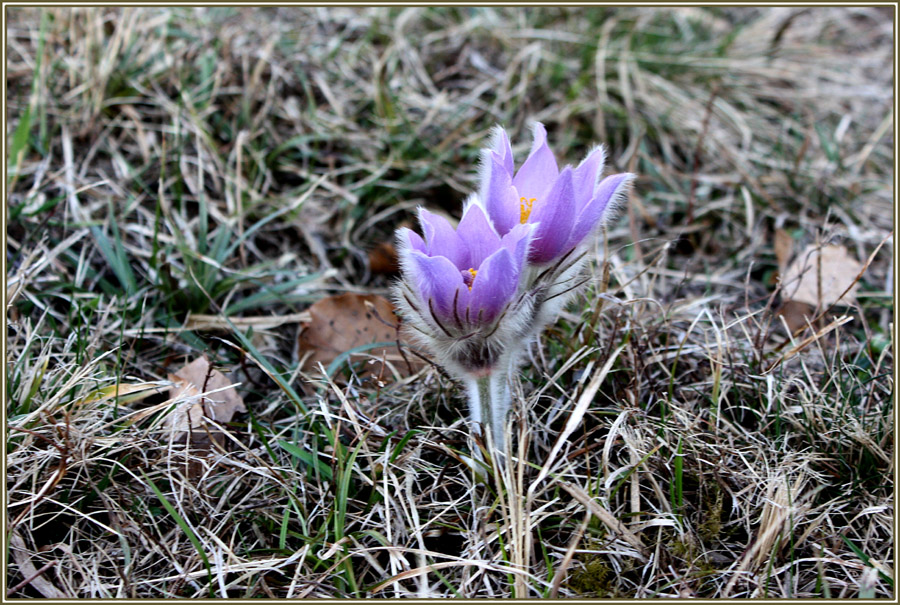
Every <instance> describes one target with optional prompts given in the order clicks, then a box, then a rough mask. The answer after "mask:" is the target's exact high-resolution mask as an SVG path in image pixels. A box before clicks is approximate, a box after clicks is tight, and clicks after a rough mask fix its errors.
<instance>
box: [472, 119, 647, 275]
mask: <svg viewBox="0 0 900 605" xmlns="http://www.w3.org/2000/svg"><path fill="white" fill-rule="evenodd" d="M533 135H534V142H533V143H532V146H531V153H530V154H529V155H528V158H527V159H526V160H525V162H524V163H523V164H522V166H521V167H520V168H519V170H518V172H516V171H515V165H514V162H513V154H512V148H511V146H510V143H509V136H508V135H507V134H506V131H505V130H503V129H502V128H500V127H497V128H496V130H495V131H494V139H493V143H492V145H491V148H490V149H484V150H483V151H482V161H483V174H482V184H481V199H482V200H483V201H484V202H483V203H484V205H485V209H486V210H487V213H488V216H490V218H491V221H492V222H493V225H494V227H496V229H497V231H498V233H501V234H505V233H508V232H510V231H511V230H512V229H514V228H515V227H516V226H517V225H520V224H534V225H536V229H535V233H534V241H533V243H532V245H531V249H530V252H529V254H528V261H529V262H530V263H532V264H535V265H546V264H549V263H551V262H554V261H557V260H559V259H560V258H562V257H563V256H565V255H567V254H569V252H571V251H572V250H573V249H574V248H575V247H577V246H578V245H579V244H581V242H582V241H584V240H585V238H586V237H587V235H588V234H589V233H591V232H592V231H594V229H596V228H597V227H598V226H599V225H600V224H601V223H602V222H603V220H604V219H605V218H606V216H608V214H609V210H610V209H611V208H612V207H613V206H615V204H616V202H617V201H618V199H619V198H620V197H621V196H622V194H623V193H624V191H625V189H626V187H627V186H628V184H629V183H630V181H631V180H632V178H633V177H634V175H631V174H627V173H625V174H614V175H612V176H609V177H607V178H605V179H603V180H602V181H599V176H600V173H601V172H602V170H603V161H604V155H605V154H604V152H603V148H602V147H595V148H594V149H593V150H591V152H590V153H589V154H588V155H587V157H585V158H584V160H583V161H582V162H581V163H580V164H579V165H578V166H577V167H576V168H572V167H571V166H566V167H564V168H563V169H562V171H560V170H559V167H558V166H557V164H556V158H555V157H554V156H553V152H552V151H550V147H549V146H548V145H547V130H546V129H545V128H544V125H543V124H541V123H539V122H536V123H535V124H534V128H533Z"/></svg>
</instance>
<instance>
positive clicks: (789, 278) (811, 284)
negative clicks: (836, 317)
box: [781, 245, 862, 307]
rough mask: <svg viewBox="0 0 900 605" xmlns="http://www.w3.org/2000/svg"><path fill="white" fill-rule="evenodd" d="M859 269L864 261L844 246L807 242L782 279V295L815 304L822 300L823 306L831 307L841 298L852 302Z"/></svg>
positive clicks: (787, 298) (854, 297)
mask: <svg viewBox="0 0 900 605" xmlns="http://www.w3.org/2000/svg"><path fill="white" fill-rule="evenodd" d="M820 267H821V285H822V290H821V292H820V291H819V275H820ZM860 271H862V265H861V264H860V263H859V261H857V260H856V259H855V258H853V257H851V256H850V254H849V253H848V252H847V249H846V248H845V247H843V246H822V247H821V248H818V247H817V246H814V245H811V246H807V247H806V250H804V251H803V252H802V253H800V254H799V255H798V256H797V257H796V258H795V259H794V262H793V263H791V265H790V266H789V267H788V268H787V270H786V271H785V272H784V276H783V277H782V280H781V283H782V288H783V289H782V298H783V299H784V300H794V301H798V302H805V303H807V304H810V305H813V306H818V305H819V304H820V303H821V305H822V306H823V307H828V306H830V305H832V304H834V303H836V302H838V300H839V299H840V304H843V305H850V304H853V303H854V302H855V301H856V290H857V288H858V285H859V284H858V283H856V277H857V276H858V275H859V273H860ZM845 291H846V294H844V292H845ZM841 295H843V297H841Z"/></svg>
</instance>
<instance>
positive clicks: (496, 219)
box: [481, 150, 520, 233]
mask: <svg viewBox="0 0 900 605" xmlns="http://www.w3.org/2000/svg"><path fill="white" fill-rule="evenodd" d="M483 158H484V159H483V162H484V165H485V166H486V167H487V173H486V174H485V176H484V181H483V183H482V191H481V199H482V200H483V201H484V207H485V209H486V210H487V213H488V215H489V216H490V217H491V221H492V222H493V223H494V227H496V228H497V231H498V232H500V233H506V232H507V231H509V230H510V229H512V228H513V227H514V226H515V225H518V224H519V218H520V217H519V199H518V198H517V197H516V192H515V190H514V189H513V188H512V177H511V176H510V172H508V171H507V170H506V168H504V166H503V158H501V157H500V156H499V155H498V154H497V153H496V152H495V151H490V150H485V153H484V156H483Z"/></svg>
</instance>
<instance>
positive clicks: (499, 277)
mask: <svg viewBox="0 0 900 605" xmlns="http://www.w3.org/2000/svg"><path fill="white" fill-rule="evenodd" d="M518 287H519V271H518V269H517V268H516V266H515V262H514V261H513V258H512V255H511V254H510V253H509V250H507V249H506V248H500V249H499V250H497V251H496V252H494V253H493V254H492V255H490V256H489V257H487V258H486V259H485V261H484V262H483V263H482V264H481V267H479V269H478V275H477V276H476V277H475V280H474V281H473V282H472V292H471V295H472V296H471V299H470V302H469V312H470V319H471V321H472V323H490V322H492V321H493V320H494V319H495V318H496V317H497V315H499V314H500V311H502V310H503V307H505V306H506V304H507V303H508V302H509V301H510V299H512V297H513V295H515V293H516V290H517V289H518Z"/></svg>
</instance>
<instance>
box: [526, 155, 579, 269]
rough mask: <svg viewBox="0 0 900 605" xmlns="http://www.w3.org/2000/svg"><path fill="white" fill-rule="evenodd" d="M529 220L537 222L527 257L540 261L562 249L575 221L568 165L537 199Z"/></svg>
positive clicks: (570, 175)
mask: <svg viewBox="0 0 900 605" xmlns="http://www.w3.org/2000/svg"><path fill="white" fill-rule="evenodd" d="M529 222H534V223H538V226H537V229H536V230H535V233H534V241H533V244H532V246H531V251H530V252H529V254H528V260H529V261H531V262H533V263H537V264H543V263H547V262H549V261H551V260H553V259H554V258H556V257H557V256H559V255H561V254H562V253H563V252H565V249H566V244H567V243H568V241H569V234H570V233H571V232H572V226H573V225H574V224H575V194H574V187H573V185H572V168H571V167H569V166H566V167H565V168H564V169H563V171H562V173H561V174H560V175H559V178H558V179H557V180H556V183H554V184H553V189H551V190H550V193H548V194H547V197H546V198H545V199H544V200H538V201H537V203H536V204H535V209H534V212H533V213H532V216H531V218H530V220H529Z"/></svg>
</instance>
